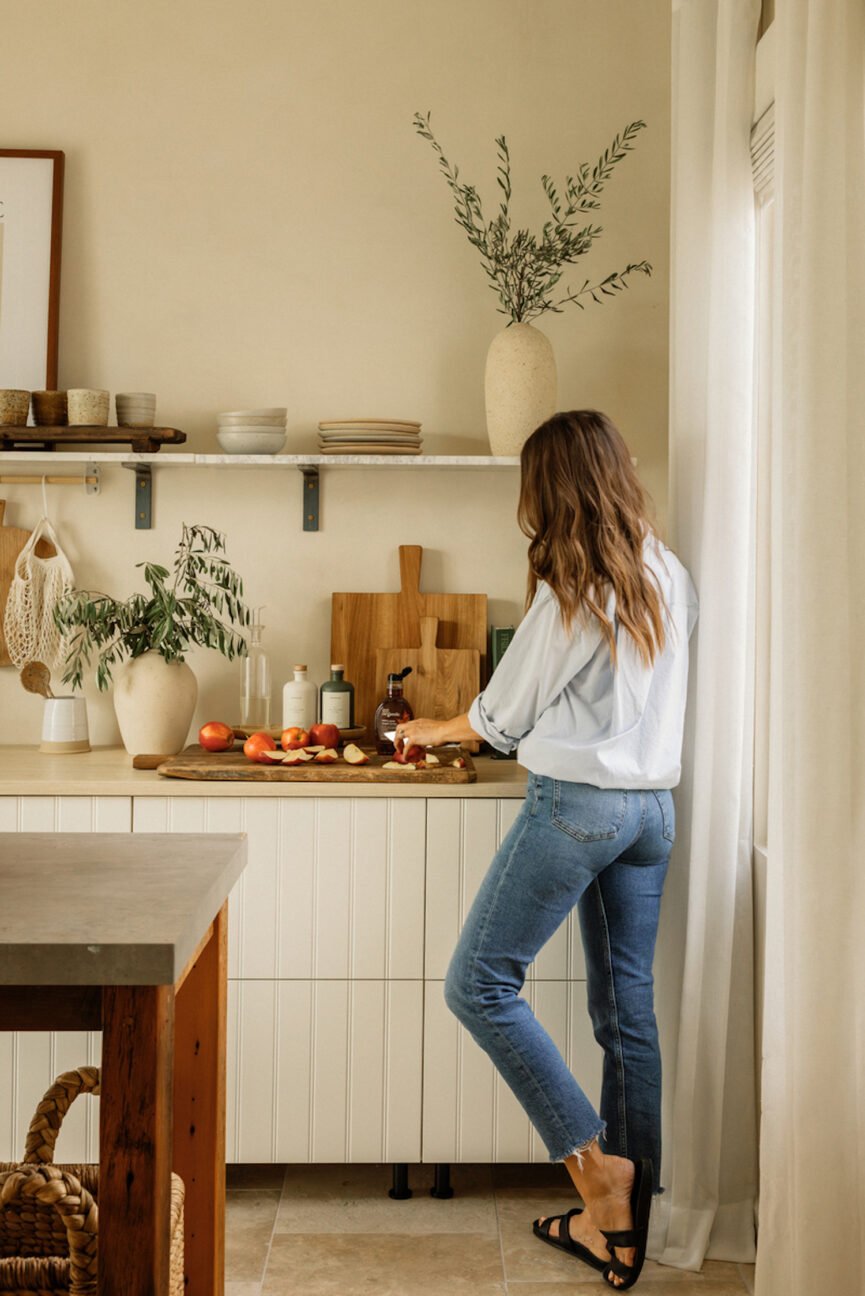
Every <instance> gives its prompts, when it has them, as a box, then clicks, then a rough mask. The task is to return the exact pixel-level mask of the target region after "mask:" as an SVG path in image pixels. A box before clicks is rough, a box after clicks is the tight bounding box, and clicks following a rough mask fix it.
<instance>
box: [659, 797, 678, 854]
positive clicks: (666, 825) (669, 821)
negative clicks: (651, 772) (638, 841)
mask: <svg viewBox="0 0 865 1296" xmlns="http://www.w3.org/2000/svg"><path fill="white" fill-rule="evenodd" d="M655 800H656V801H657V803H658V807H659V809H660V811H661V832H662V833H663V835H664V837H665V838H666V839H667V841H668V842H674V841H675V840H676V810H675V806H674V805H673V794H672V792H671V791H670V789H669V788H663V789H662V790H661V791H656V792H655Z"/></svg>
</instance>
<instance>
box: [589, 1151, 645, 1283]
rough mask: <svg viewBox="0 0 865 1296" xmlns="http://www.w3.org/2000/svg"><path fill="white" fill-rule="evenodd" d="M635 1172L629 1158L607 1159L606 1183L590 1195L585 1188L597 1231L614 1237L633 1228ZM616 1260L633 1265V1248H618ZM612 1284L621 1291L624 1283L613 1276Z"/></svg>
mask: <svg viewBox="0 0 865 1296" xmlns="http://www.w3.org/2000/svg"><path fill="white" fill-rule="evenodd" d="M635 1171H636V1167H635V1165H634V1163H633V1161H629V1160H628V1159H627V1157H614V1156H607V1157H605V1158H604V1178H603V1180H601V1181H599V1182H598V1183H596V1184H593V1189H594V1191H588V1185H586V1193H585V1196H586V1203H587V1206H588V1208H589V1210H590V1212H591V1216H592V1220H593V1222H594V1224H595V1225H596V1226H597V1228H598V1229H605V1230H606V1231H607V1232H608V1233H612V1232H617V1231H619V1230H620V1229H631V1228H633V1227H634V1217H633V1214H632V1212H631V1189H632V1188H633V1186H634V1174H635ZM602 1240H604V1239H603V1238H602ZM616 1257H617V1259H618V1260H620V1261H621V1263H622V1264H624V1265H632V1264H633V1263H634V1261H635V1259H636V1251H635V1250H634V1248H633V1247H617V1248H616ZM610 1282H611V1284H612V1286H614V1287H621V1285H622V1283H623V1282H624V1279H622V1278H618V1277H617V1276H616V1275H615V1274H611V1275H610Z"/></svg>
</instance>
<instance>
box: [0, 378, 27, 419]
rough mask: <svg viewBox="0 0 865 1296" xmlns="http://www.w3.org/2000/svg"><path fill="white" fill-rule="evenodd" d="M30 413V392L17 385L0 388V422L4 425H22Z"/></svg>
mask: <svg viewBox="0 0 865 1296" xmlns="http://www.w3.org/2000/svg"><path fill="white" fill-rule="evenodd" d="M29 413H30V393H29V391H20V390H19V389H18V388H17V387H4V388H2V390H0V424H2V425H3V426H4V427H24V425H25V424H26V422H27V415H28V414H29Z"/></svg>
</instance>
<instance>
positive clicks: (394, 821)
mask: <svg viewBox="0 0 865 1296" xmlns="http://www.w3.org/2000/svg"><path fill="white" fill-rule="evenodd" d="M425 824H426V813H425V806H424V802H423V801H411V802H408V801H397V800H385V799H382V800H378V799H376V800H372V799H369V800H366V801H364V800H362V799H360V798H354V799H353V798H348V797H346V798H343V797H336V798H331V797H328V798H327V800H326V801H324V800H320V799H318V798H315V797H291V798H289V797H247V798H242V797H202V798H199V797H182V798H181V797H178V798H176V799H174V800H172V799H170V798H168V797H166V798H149V797H148V798H146V799H145V798H141V799H136V801H135V809H134V825H135V831H136V832H245V833H246V834H247V837H248V844H247V853H248V863H247V867H246V869H245V870H244V872H243V874H242V876H241V878H240V880H239V882H238V884H237V886H236V887H235V888H234V890H233V891H232V893H231V898H230V901H229V930H228V941H229V955H228V957H229V976H230V977H239V978H261V979H264V980H271V979H285V978H292V977H300V978H310V977H331V978H332V977H336V978H348V977H372V978H376V977H402V978H405V977H420V976H421V975H422V968H423V957H422V950H423V907H424V880H423V879H424V835H425Z"/></svg>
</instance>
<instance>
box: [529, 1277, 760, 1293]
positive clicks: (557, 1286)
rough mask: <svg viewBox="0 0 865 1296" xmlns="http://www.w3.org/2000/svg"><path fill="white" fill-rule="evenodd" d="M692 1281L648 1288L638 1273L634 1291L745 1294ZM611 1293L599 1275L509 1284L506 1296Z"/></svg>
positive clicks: (738, 1289) (740, 1287)
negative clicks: (555, 1280) (583, 1279)
mask: <svg viewBox="0 0 865 1296" xmlns="http://www.w3.org/2000/svg"><path fill="white" fill-rule="evenodd" d="M689 1277H690V1279H691V1281H690V1282H688V1283H684V1284H683V1283H678V1282H672V1283H668V1282H664V1281H658V1282H652V1284H651V1285H650V1286H646V1285H644V1284H645V1282H646V1280H645V1277H644V1276H643V1275H642V1274H641V1275H640V1281H639V1283H638V1285H637V1287H635V1288H634V1290H635V1291H641V1292H651V1293H652V1296H742V1293H743V1292H744V1291H745V1288H744V1286H743V1285H742V1283H741V1282H740V1283H738V1285H734V1284H731V1283H712V1284H710V1285H708V1286H707V1285H706V1284H704V1283H701V1282H700V1275H699V1274H691V1275H689ZM608 1291H610V1288H609V1287H608V1286H607V1284H606V1283H605V1282H604V1280H603V1278H602V1277H601V1275H600V1274H598V1275H597V1278H596V1279H594V1280H593V1279H591V1278H588V1279H587V1280H586V1281H585V1282H584V1283H583V1282H578V1283H570V1282H564V1283H561V1282H544V1283H538V1282H527V1283H523V1282H509V1283H508V1292H509V1296H602V1293H604V1292H608Z"/></svg>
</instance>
